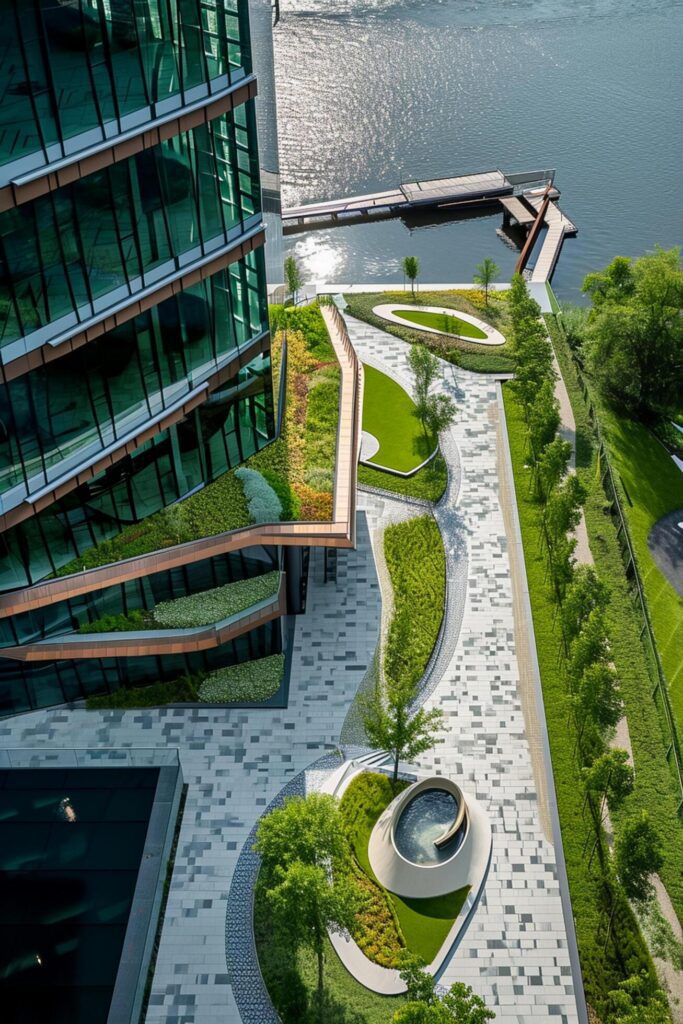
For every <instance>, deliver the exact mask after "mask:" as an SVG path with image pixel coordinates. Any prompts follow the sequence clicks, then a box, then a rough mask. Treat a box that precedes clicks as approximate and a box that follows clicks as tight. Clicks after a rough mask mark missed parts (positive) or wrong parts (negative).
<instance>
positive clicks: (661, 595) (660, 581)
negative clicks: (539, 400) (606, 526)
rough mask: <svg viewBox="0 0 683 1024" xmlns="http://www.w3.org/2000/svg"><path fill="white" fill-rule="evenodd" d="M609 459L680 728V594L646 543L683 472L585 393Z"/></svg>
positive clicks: (678, 496) (639, 431)
mask: <svg viewBox="0 0 683 1024" xmlns="http://www.w3.org/2000/svg"><path fill="white" fill-rule="evenodd" d="M591 397H592V398H593V404H594V407H595V409H596V412H597V415H598V419H599V422H600V426H601V429H602V435H603V440H604V441H605V444H606V445H607V448H608V450H609V453H610V458H611V461H612V468H613V471H614V476H615V482H616V486H617V488H618V489H619V490H620V491H621V494H620V498H621V507H622V509H623V511H624V515H625V517H626V521H627V523H628V528H629V533H630V535H631V540H632V542H633V547H634V550H635V555H636V561H637V563H638V570H639V572H640V578H641V580H642V583H643V587H644V590H645V596H646V599H647V606H648V609H649V612H650V619H651V621H652V628H653V631H654V634H655V639H656V642H657V648H658V650H659V655H660V658H661V659H662V667H663V669H664V674H665V675H666V678H667V680H668V683H669V688H670V692H671V702H672V705H673V708H674V711H675V714H676V718H677V721H678V728H679V730H680V731H681V733H683V597H681V596H680V595H679V594H678V593H677V592H676V591H675V589H674V588H673V586H672V585H671V583H669V581H668V580H667V578H666V577H665V576H664V574H663V573H662V571H661V570H660V568H659V567H658V565H657V563H656V562H655V560H654V558H653V556H652V552H651V551H650V548H649V546H648V543H647V539H648V535H649V533H650V530H651V528H652V527H653V526H654V524H655V523H656V522H657V521H658V520H659V519H661V518H662V516H664V515H666V514H667V512H673V511H675V510H676V509H683V473H681V471H680V470H679V469H678V467H677V466H676V464H675V463H674V461H673V459H672V458H671V457H670V456H669V454H668V453H667V451H666V450H665V449H664V448H663V447H662V445H661V444H660V443H659V441H658V440H657V438H656V437H655V436H654V434H652V433H651V432H650V431H649V430H648V428H647V427H646V426H645V425H644V424H642V423H638V422H636V421H635V420H630V419H627V418H626V417H625V416H620V415H619V414H617V413H615V412H614V411H613V410H612V409H610V408H609V406H607V405H605V403H604V402H600V401H599V399H598V398H596V396H595V395H594V394H591Z"/></svg>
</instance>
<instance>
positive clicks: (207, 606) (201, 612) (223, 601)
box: [79, 571, 280, 633]
mask: <svg viewBox="0 0 683 1024" xmlns="http://www.w3.org/2000/svg"><path fill="white" fill-rule="evenodd" d="M279 585H280V573H279V572H277V571H273V572H269V573H264V574H263V575H262V576H254V577H252V578H251V579H246V580H236V581H235V582H234V583H226V584H224V586H222V587H213V588H212V589H211V590H204V591H201V592H200V593H197V594H188V595H187V596H186V597H178V598H176V599H175V600H174V601H161V602H160V603H159V604H157V605H155V607H154V608H152V609H151V610H150V611H133V612H131V613H129V614H128V615H106V616H103V617H102V618H101V619H97V620H96V621H95V622H89V623H86V624H85V625H83V626H81V627H80V629H79V633H121V632H130V631H131V630H138V629H194V628H196V627H199V626H209V625H211V624H212V623H214V622H220V621H221V620H222V619H227V618H229V617H230V616H231V615H237V614H238V613H239V612H242V611H245V610H246V609H247V608H250V607H251V606H252V605H254V604H257V603H258V602H259V601H264V600H266V599H267V598H269V597H273V596H274V595H275V594H276V593H277V590H278V587H279Z"/></svg>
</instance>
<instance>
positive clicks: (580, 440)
mask: <svg viewBox="0 0 683 1024" xmlns="http://www.w3.org/2000/svg"><path fill="white" fill-rule="evenodd" d="M547 322H548V326H549V328H550V333H551V338H552V340H553V347H554V348H555V353H556V355H557V358H558V361H559V364H560V368H561V370H562V376H563V378H564V381H565V384H566V385H567V391H568V393H569V398H570V401H571V404H572V409H573V411H574V418H575V420H576V428H577V435H576V440H577V465H578V472H579V475H580V477H581V481H582V483H583V484H584V486H585V488H586V490H587V494H588V497H587V500H586V505H585V509H584V511H585V516H586V527H587V530H588V537H589V541H590V546H591V552H592V554H593V558H594V559H595V565H596V568H597V570H598V572H599V574H600V578H601V579H602V581H603V582H604V583H605V584H606V585H607V587H608V589H609V594H610V602H609V605H608V607H607V613H606V621H607V626H608V631H609V635H610V642H611V653H612V659H613V661H614V664H615V667H616V670H617V675H618V677H619V680H620V689H621V695H622V698H623V700H624V707H625V711H626V717H627V720H628V725H629V733H630V736H631V745H632V748H633V759H634V764H635V789H634V792H633V795H632V796H631V797H629V799H628V801H627V803H626V806H625V809H624V811H623V812H619V813H617V814H615V815H614V817H615V820H616V822H617V824H618V823H619V821H620V819H621V814H623V813H628V812H630V811H631V810H634V811H635V810H638V809H640V808H643V809H645V810H647V812H648V814H649V815H650V818H651V820H652V823H653V825H654V826H655V828H656V829H657V832H658V833H659V835H660V837H661V839H662V842H663V846H664V856H665V861H664V866H663V868H662V869H661V870H660V872H659V873H660V876H661V877H662V880H663V882H664V885H665V886H666V890H667V892H668V893H669V896H670V898H671V900H672V902H673V905H674V908H675V910H676V913H677V915H678V917H679V920H681V921H683V876H682V874H681V865H682V864H683V823H682V822H681V821H680V819H679V817H678V815H677V807H678V800H679V797H678V786H677V783H676V782H675V780H674V777H673V775H672V772H671V769H670V766H669V764H668V762H667V758H666V751H667V748H668V744H669V738H668V733H667V732H665V731H664V729H663V712H662V710H661V708H660V707H659V706H658V705H655V703H654V701H653V700H652V697H651V686H652V685H653V680H654V679H655V678H656V677H655V675H654V667H653V666H652V665H650V666H648V661H647V660H646V655H645V651H644V648H643V645H642V643H641V640H640V630H641V626H642V620H641V617H640V612H639V610H638V609H637V607H636V605H635V604H634V602H633V599H632V597H631V592H630V584H629V582H628V580H627V578H626V573H625V570H624V564H623V561H622V557H621V552H620V548H619V541H618V539H617V536H616V528H615V525H614V520H613V519H612V517H611V515H610V514H609V513H608V510H607V509H606V506H605V494H604V491H603V489H602V486H601V483H600V477H599V474H598V472H597V468H598V467H597V460H596V457H595V453H594V450H593V447H592V437H593V435H592V428H591V424H590V421H589V418H588V407H587V404H586V402H585V400H584V398H583V393H582V391H581V388H580V385H579V381H578V377H577V371H576V367H575V365H574V362H573V360H572V358H571V355H570V353H569V348H568V346H567V343H566V342H565V341H564V339H563V337H562V335H561V333H560V332H559V331H558V330H557V327H556V325H555V321H554V318H552V317H548V318H547Z"/></svg>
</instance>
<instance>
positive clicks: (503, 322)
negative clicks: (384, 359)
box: [344, 289, 514, 373]
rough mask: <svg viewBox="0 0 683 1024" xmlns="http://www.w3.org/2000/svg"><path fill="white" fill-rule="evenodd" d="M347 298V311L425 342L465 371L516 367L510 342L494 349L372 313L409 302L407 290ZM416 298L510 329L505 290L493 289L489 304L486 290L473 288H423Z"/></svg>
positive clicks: (400, 335)
mask: <svg viewBox="0 0 683 1024" xmlns="http://www.w3.org/2000/svg"><path fill="white" fill-rule="evenodd" d="M344 298H345V300H346V302H347V307H346V310H345V313H348V314H349V315H350V316H355V317H357V318H358V319H359V320H363V321H365V323H368V324H371V325H372V326H373V327H378V328H379V329H380V330H382V331H386V332H387V333H388V334H393V335H395V337H397V338H401V339H402V340H403V341H406V342H408V343H409V344H411V345H412V344H416V343H417V344H420V345H424V346H425V347H426V348H428V349H430V351H432V352H434V354H435V355H437V356H440V357H441V359H445V360H447V361H448V362H449V363H453V364H454V365H455V366H461V367H462V368H463V369H464V370H472V371H473V372H474V373H510V372H512V370H514V358H513V355H512V351H511V347H510V343H509V342H506V343H505V344H504V345H498V346H496V347H495V349H493V348H492V346H486V345H477V344H476V342H474V341H463V340H462V339H461V338H454V337H451V336H448V335H445V334H430V333H429V332H427V331H420V330H418V329H417V328H415V327H408V325H406V326H405V327H401V326H399V325H398V324H392V323H389V322H388V321H387V320H383V319H382V318H381V317H378V316H377V315H376V314H375V313H373V308H374V307H375V306H379V305H381V304H387V305H390V304H391V303H395V302H397V303H400V304H404V303H406V302H408V300H409V296H408V295H407V294H406V293H405V292H382V293H381V294H378V293H375V294H370V295H366V294H361V295H355V294H349V295H345V296H344ZM415 301H416V303H418V302H419V304H420V305H425V306H429V305H432V306H443V307H446V308H448V309H451V308H452V309H453V310H455V311H457V310H461V311H462V312H463V313H470V314H472V316H476V317H479V318H480V319H481V320H484V321H486V323H490V324H491V325H492V326H493V327H495V328H497V329H498V330H499V331H501V332H502V333H503V334H505V332H506V329H507V294H506V292H492V293H491V294H490V295H489V304H488V306H486V305H485V304H484V294H483V292H481V291H476V290H474V289H472V290H469V291H462V292H430V291H421V292H420V293H419V295H418V296H416V299H415Z"/></svg>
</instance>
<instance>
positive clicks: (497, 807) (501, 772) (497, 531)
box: [346, 316, 579, 1024]
mask: <svg viewBox="0 0 683 1024" xmlns="http://www.w3.org/2000/svg"><path fill="white" fill-rule="evenodd" d="M346 320H347V325H348V330H349V335H350V337H351V340H352V342H353V344H354V346H355V347H356V349H357V351H358V353H359V355H360V357H361V359H362V360H363V361H365V360H366V359H368V360H371V361H372V362H376V363H377V365H378V367H379V368H380V369H382V370H383V372H385V373H390V374H392V375H394V376H396V378H397V379H398V380H399V382H401V383H404V386H405V383H406V382H407V383H408V384H409V383H410V375H409V369H408V365H407V348H406V345H405V343H404V342H402V341H401V340H400V339H397V338H395V337H393V336H392V335H388V334H387V333H385V332H384V331H380V330H378V329H376V328H373V327H370V326H369V325H367V324H365V323H361V322H360V321H356V320H353V319H352V318H351V317H348V316H347V317H346ZM442 367H443V377H442V379H441V381H440V382H439V386H440V387H441V388H442V389H443V390H444V391H446V392H447V393H449V394H451V395H452V397H453V398H454V400H455V402H456V405H457V406H458V415H457V418H456V421H455V423H454V425H453V427H452V428H451V429H450V430H449V431H448V432H447V434H446V436H445V437H444V438H443V440H442V450H443V453H444V457H445V459H446V461H447V463H448V464H449V468H451V469H452V468H453V452H454V451H458V450H459V453H460V472H459V487H458V486H454V481H453V480H451V481H449V490H448V492H447V494H446V496H445V498H444V499H443V500H442V502H441V503H440V504H439V505H438V506H437V508H436V511H435V514H436V518H437V521H438V523H439V526H440V528H441V530H442V534H443V537H444V541H445V546H446V550H447V554H448V558H449V563H448V593H449V600H450V596H451V591H452V588H453V587H454V586H455V587H456V588H457V586H458V576H462V577H464V582H463V587H464V591H465V593H464V596H462V597H461V598H459V600H458V603H460V601H462V613H461V622H458V621H457V614H456V615H454V614H452V610H451V609H449V610H448V624H447V629H446V632H445V635H444V640H443V648H442V652H441V653H440V654H439V655H438V657H439V665H438V667H437V668H436V670H433V671H432V673H431V674H430V675H429V679H428V685H427V689H426V691H425V692H424V694H423V695H422V699H423V700H424V701H425V703H426V705H427V706H429V707H435V706H438V707H440V708H441V709H442V710H443V711H444V713H445V716H446V724H447V726H448V730H449V731H448V732H447V733H446V734H445V736H444V743H442V744H439V745H438V746H437V747H435V748H434V751H433V752H431V753H430V754H427V755H425V756H423V757H422V758H420V760H419V768H420V769H421V770H424V771H426V772H430V773H434V774H443V775H447V776H449V777H452V778H453V779H454V780H455V781H456V782H462V784H463V785H465V786H466V787H468V788H471V789H472V790H473V791H474V792H475V793H476V796H477V799H478V800H479V801H480V802H481V804H482V806H483V807H484V809H485V810H486V811H487V813H488V815H489V819H490V821H491V825H492V828H493V832H494V838H493V854H492V861H491V868H490V872H489V876H488V880H487V883H486V888H485V890H484V893H483V895H482V898H481V902H480V905H479V907H478V909H477V912H476V914H475V915H474V917H473V919H472V921H471V922H470V925H469V928H468V929H467V931H466V932H465V933H464V935H463V936H462V937H461V939H460V942H459V945H458V946H457V949H456V950H455V951H454V954H453V955H452V956H451V958H450V960H449V961H448V962H447V964H446V966H445V968H444V970H443V972H442V974H441V976H440V979H439V980H440V981H441V982H442V983H443V984H444V985H449V984H451V983H452V982H454V981H456V980H461V981H465V982H466V983H468V984H470V985H472V987H473V989H474V990H475V991H476V992H478V993H480V994H481V995H482V996H483V997H484V998H485V1000H486V1001H487V1003H488V1004H489V1005H490V1006H491V1007H492V1008H493V1009H494V1010H495V1012H496V1014H497V1017H496V1019H497V1021H499V1022H501V1024H513V1022H514V1024H518V1022H520V1021H524V1022H526V1021H536V1020H538V1021H541V1020H542V1021H547V1020H548V1019H552V1017H553V1016H555V1015H557V1017H558V1019H563V1020H565V1021H566V1022H568V1024H569V1022H572V1024H573V1022H576V1021H577V1020H578V1019H579V1018H578V1012H577V1007H576V1000H575V997H574V989H573V985H572V973H571V972H572V968H571V964H570V958H569V951H568V942H567V933H566V929H565V922H564V917H563V909H562V901H561V893H560V888H559V882H558V877H557V875H558V871H557V863H556V859H555V854H554V851H553V848H552V846H551V844H550V843H549V842H548V840H547V839H546V837H545V834H544V830H543V827H542V824H541V813H540V807H539V798H538V795H537V784H536V778H535V775H534V763H533V760H532V752H531V749H530V745H529V742H528V740H527V736H526V728H525V710H526V711H527V713H528V715H529V717H530V718H533V715H534V714H535V708H531V707H529V708H526V709H525V708H524V707H523V702H522V690H521V685H520V671H519V666H518V663H517V644H516V638H515V621H514V618H513V607H512V603H513V602H512V586H511V580H510V563H509V558H508V547H509V543H510V540H509V538H508V535H507V534H506V529H505V523H504V518H503V510H502V506H501V495H500V482H499V466H498V457H499V448H498V436H497V419H498V411H497V389H496V383H495V380H494V379H493V378H490V377H485V376H476V375H473V374H470V373H466V372H465V371H462V370H460V369H457V368H455V367H453V366H451V365H450V364H445V363H442ZM373 497H374V496H373ZM363 504H364V505H365V506H366V508H367V511H368V521H369V525H370V528H371V530H372V527H373V524H374V523H375V522H377V519H376V516H377V514H378V512H379V514H380V515H381V514H382V510H381V509H378V511H377V512H376V511H375V510H374V509H373V507H372V505H371V503H370V502H368V499H367V498H366V497H365V496H364V497H363ZM454 576H455V578H454ZM536 769H537V771H538V772H540V771H542V766H541V765H538V764H537V765H536Z"/></svg>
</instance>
